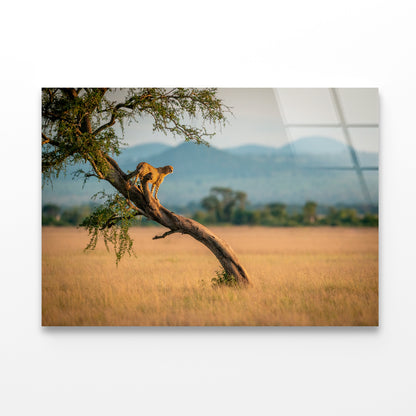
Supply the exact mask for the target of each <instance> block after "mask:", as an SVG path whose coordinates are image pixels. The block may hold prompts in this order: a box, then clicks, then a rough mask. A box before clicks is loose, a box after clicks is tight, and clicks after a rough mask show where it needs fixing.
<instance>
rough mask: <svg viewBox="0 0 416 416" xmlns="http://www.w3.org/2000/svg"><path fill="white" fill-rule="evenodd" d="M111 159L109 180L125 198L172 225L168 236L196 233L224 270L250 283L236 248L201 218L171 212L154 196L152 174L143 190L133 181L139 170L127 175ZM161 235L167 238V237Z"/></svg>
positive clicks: (166, 224)
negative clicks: (131, 180) (151, 189)
mask: <svg viewBox="0 0 416 416" xmlns="http://www.w3.org/2000/svg"><path fill="white" fill-rule="evenodd" d="M107 160H108V162H109V171H108V173H107V175H106V176H105V179H106V180H107V181H108V182H110V183H111V185H113V186H114V187H115V188H116V189H117V190H118V191H119V192H120V193H121V194H122V195H123V196H124V197H125V198H127V199H128V200H130V201H131V202H132V203H133V204H134V205H135V206H136V207H137V208H138V209H139V210H140V211H141V213H142V214H143V215H145V216H146V217H147V218H149V219H151V220H153V221H156V222H157V223H159V224H161V225H163V226H165V227H167V228H169V230H170V232H167V233H165V235H164V236H166V235H169V234H173V233H180V234H188V235H190V236H192V237H193V238H195V239H196V240H198V241H199V242H201V243H202V244H204V245H205V246H206V247H207V248H208V249H209V250H210V251H211V252H212V253H213V254H214V255H215V257H216V258H217V259H218V261H219V262H220V264H221V266H222V267H223V268H224V270H225V271H226V272H227V273H228V274H229V275H232V276H234V277H235V279H236V281H237V282H238V283H239V284H249V283H250V280H249V276H248V273H247V271H246V270H245V269H244V267H243V266H242V265H241V264H240V262H239V261H238V258H237V256H236V254H235V253H234V250H233V249H232V248H231V247H230V246H229V245H228V244H227V243H226V242H225V241H224V240H222V239H221V238H219V237H218V236H216V235H215V234H213V233H212V232H211V231H210V230H209V229H208V228H207V227H205V226H204V225H202V224H200V223H198V222H197V221H194V220H192V219H190V218H186V217H183V216H181V215H178V214H175V213H174V212H171V211H169V210H168V209H166V208H165V207H164V206H162V205H161V204H160V202H159V201H158V200H156V199H155V198H154V197H153V196H152V195H151V193H150V191H149V187H148V184H147V182H148V181H149V180H150V179H151V173H149V174H148V175H146V176H145V178H144V179H143V183H142V187H143V192H142V191H141V190H140V189H139V188H138V187H136V186H134V185H132V184H131V182H130V180H129V179H130V178H132V177H133V176H134V175H135V174H136V173H137V172H136V171H134V172H132V173H130V174H128V175H126V174H125V173H124V172H123V171H122V170H121V169H120V167H119V166H118V164H117V163H116V162H115V161H114V160H112V159H111V158H109V157H108V158H107ZM158 238H163V236H162V237H158Z"/></svg>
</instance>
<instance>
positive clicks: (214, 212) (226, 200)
mask: <svg viewBox="0 0 416 416" xmlns="http://www.w3.org/2000/svg"><path fill="white" fill-rule="evenodd" d="M246 201H247V194H246V193H245V192H241V191H233V190H232V189H230V188H221V187H214V188H211V192H210V195H208V196H207V197H206V198H204V199H203V200H202V201H201V205H202V207H203V208H205V209H206V210H207V211H208V214H209V218H208V219H209V220H211V221H215V222H219V223H227V222H231V221H232V219H233V215H234V212H235V210H238V211H244V208H245V204H246Z"/></svg>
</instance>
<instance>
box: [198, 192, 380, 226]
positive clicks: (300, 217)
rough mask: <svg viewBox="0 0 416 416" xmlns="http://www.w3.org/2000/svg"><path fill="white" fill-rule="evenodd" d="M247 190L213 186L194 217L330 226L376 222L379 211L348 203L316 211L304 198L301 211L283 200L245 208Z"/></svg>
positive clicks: (205, 220) (223, 221)
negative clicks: (343, 205)
mask: <svg viewBox="0 0 416 416" xmlns="http://www.w3.org/2000/svg"><path fill="white" fill-rule="evenodd" d="M246 204H247V194H245V193H244V192H241V191H233V190H232V189H230V188H219V187H215V188H212V189H211V192H210V194H209V195H208V196H207V197H205V198H204V199H202V201H201V207H202V208H203V210H198V211H196V212H195V214H194V216H193V217H194V219H195V220H196V221H198V222H202V223H204V224H234V225H265V226H280V227H295V226H313V225H332V226H367V227H377V226H378V214H377V212H374V209H372V210H370V209H369V210H368V212H364V213H358V211H357V209H355V208H350V207H343V208H337V207H328V208H327V209H326V211H327V212H326V213H318V204H317V203H316V202H314V201H307V202H306V203H305V204H304V205H303V207H302V208H301V210H300V211H294V212H291V213H289V212H288V210H287V206H286V205H285V204H282V203H278V202H275V203H270V204H267V205H264V206H262V207H258V208H254V209H247V208H246Z"/></svg>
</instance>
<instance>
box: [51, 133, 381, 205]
mask: <svg viewBox="0 0 416 416" xmlns="http://www.w3.org/2000/svg"><path fill="white" fill-rule="evenodd" d="M358 158H359V161H360V164H361V165H362V166H367V167H377V166H378V154H376V153H364V152H359V153H358ZM116 159H117V161H118V163H119V165H120V167H121V168H122V169H123V170H124V171H125V172H127V171H128V170H130V171H132V170H134V169H135V167H136V166H137V164H138V163H139V162H141V161H146V162H148V163H150V164H152V165H154V166H164V165H168V164H169V165H172V166H173V167H174V172H173V174H171V175H169V176H168V177H167V178H166V179H165V181H164V183H163V185H162V187H161V190H160V192H159V196H160V199H161V201H162V203H164V204H165V205H167V206H168V207H169V204H171V205H185V204H187V203H189V202H191V201H195V202H198V201H200V200H201V199H202V198H203V197H204V196H206V195H207V194H208V193H209V190H210V188H211V187H213V186H224V187H230V188H232V189H235V190H241V191H244V192H246V193H247V194H248V199H249V201H251V202H253V203H267V202H276V201H279V202H283V203H287V204H288V203H290V204H302V203H304V202H305V201H306V200H314V201H316V202H318V203H321V204H336V203H362V202H363V196H362V192H361V188H360V186H359V182H358V179H357V174H356V172H355V171H354V170H353V169H351V170H333V169H332V168H352V167H353V166H352V162H351V155H350V152H349V148H348V147H347V146H346V145H344V144H342V143H340V142H338V141H336V140H333V139H330V138H325V137H309V138H303V139H299V140H298V141H295V142H294V143H292V144H291V145H286V146H282V147H280V148H274V147H267V146H259V145H255V144H253V145H244V146H240V147H235V148H229V149H225V150H220V149H217V148H215V147H206V146H203V145H196V144H194V143H183V144H181V145H179V146H175V147H173V146H168V145H165V144H162V143H146V144H142V145H137V146H132V147H128V148H126V149H124V150H123V151H122V153H121V155H120V156H118V157H117V158H116ZM328 168H330V169H328ZM74 170H75V168H74ZM364 176H365V178H366V181H367V184H368V187H369V189H370V193H371V196H372V199H373V202H377V196H378V172H377V171H374V170H373V171H365V172H364ZM103 188H104V189H107V191H111V189H110V187H109V186H108V185H106V184H104V183H98V181H96V180H94V181H93V180H91V181H88V182H87V184H86V185H85V189H84V190H82V181H73V180H72V178H71V176H70V175H67V176H66V177H63V178H59V179H58V180H56V181H55V182H54V186H53V190H52V189H51V187H50V186H46V187H45V188H44V189H43V203H49V202H53V203H57V204H60V205H74V204H81V203H86V202H88V201H89V198H90V196H91V195H92V194H93V193H95V192H97V191H99V190H102V189H103Z"/></svg>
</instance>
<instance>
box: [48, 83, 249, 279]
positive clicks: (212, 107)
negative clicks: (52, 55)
mask: <svg viewBox="0 0 416 416" xmlns="http://www.w3.org/2000/svg"><path fill="white" fill-rule="evenodd" d="M228 110H229V109H228V107H226V106H225V105H224V104H223V102H222V100H220V99H219V98H218V97H217V96H216V89H214V88H208V89H194V88H172V89H164V88H140V89H138V88H135V89H122V90H118V91H117V90H112V89H109V88H44V89H43V90H42V172H43V175H44V179H45V180H52V179H53V178H54V177H57V176H58V175H59V174H60V173H61V172H62V171H65V169H66V167H67V166H69V165H73V164H77V163H79V162H85V163H87V164H88V165H89V166H90V167H91V170H90V171H87V172H81V173H82V174H83V176H84V180H87V179H88V178H90V177H95V178H98V179H99V180H103V181H107V182H108V183H110V184H111V185H112V186H113V188H114V189H115V191H116V192H115V194H113V195H107V196H106V199H105V200H104V201H103V204H102V205H101V206H100V207H98V208H97V209H96V210H95V211H94V212H93V213H92V214H91V215H90V216H89V217H87V218H86V219H85V220H84V221H83V223H82V225H83V226H85V227H86V228H87V229H88V231H89V234H90V237H91V240H90V243H89V245H88V248H90V249H93V248H95V246H96V243H97V240H98V238H99V236H102V237H103V238H104V241H105V243H106V245H107V244H108V243H111V244H113V245H114V247H115V251H116V255H117V261H118V260H120V258H121V256H122V255H123V254H125V253H126V252H131V249H132V243H133V242H132V240H131V238H130V237H129V234H128V229H129V226H130V225H131V222H132V220H133V219H134V218H135V217H136V216H138V215H142V216H144V217H146V218H148V219H150V220H153V221H156V222H157V223H159V224H161V225H163V226H165V227H166V228H168V231H166V232H165V233H163V234H162V235H158V236H155V237H154V239H158V238H165V237H167V236H168V235H170V234H173V233H181V234H188V235H190V236H192V237H194V238H195V239H196V240H198V241H200V242H201V243H202V244H204V245H205V246H207V247H208V248H209V250H211V252H212V253H213V254H214V255H215V256H216V257H217V259H218V261H219V262H220V264H221V265H222V267H223V268H224V270H225V272H226V273H228V274H229V275H231V276H234V278H235V279H236V281H237V282H238V283H241V284H242V283H249V278H248V274H247V272H246V270H245V269H244V267H243V266H242V265H241V264H240V263H239V261H238V259H237V257H236V255H235V253H234V251H233V250H232V248H231V247H230V246H229V245H228V244H227V243H226V242H225V241H223V240H222V239H221V238H219V237H217V236H216V235H214V234H213V233H212V232H211V231H210V230H209V229H208V228H206V227H205V226H203V225H201V224H199V223H198V222H196V221H194V220H192V219H190V218H185V217H183V216H181V215H177V214H175V213H173V212H171V211H169V210H168V209H167V208H165V207H164V206H162V205H161V204H160V202H159V201H158V200H156V199H155V198H154V197H153V195H152V194H151V193H150V192H149V189H148V185H147V183H148V181H149V180H151V179H152V177H151V174H148V175H146V176H145V177H144V179H143V187H142V188H143V191H142V190H141V189H139V188H138V187H136V186H134V185H133V184H132V181H131V179H132V178H133V177H134V176H135V175H136V174H137V170H136V166H132V170H131V171H128V172H123V171H122V169H121V168H120V167H119V165H118V163H117V161H116V158H117V156H118V155H119V153H120V145H121V140H122V137H119V135H118V134H117V133H116V130H115V128H114V127H116V126H117V125H119V126H121V128H122V130H123V127H124V126H125V124H126V123H131V122H138V121H139V120H140V118H141V117H143V116H145V115H147V116H150V117H151V118H152V119H153V120H152V121H153V130H154V131H159V132H163V133H165V134H168V133H170V134H172V135H174V136H181V137H183V138H184V139H185V140H186V141H193V142H195V143H198V144H208V142H207V140H206V139H208V138H210V137H212V136H213V135H214V134H215V133H214V132H209V131H208V129H207V126H208V127H214V126H215V125H218V124H223V123H224V122H225V120H226V118H225V113H226V112H227V111H228ZM200 120H202V121H201V122H200V124H201V125H200V126H195V124H197V123H196V122H199V121H200ZM137 162H138V163H139V162H141V160H138V161H137Z"/></svg>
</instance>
